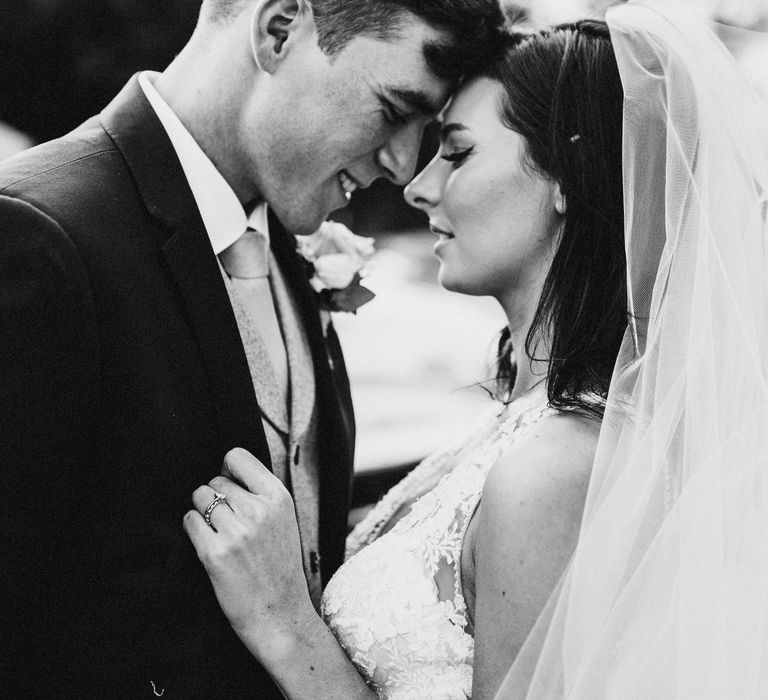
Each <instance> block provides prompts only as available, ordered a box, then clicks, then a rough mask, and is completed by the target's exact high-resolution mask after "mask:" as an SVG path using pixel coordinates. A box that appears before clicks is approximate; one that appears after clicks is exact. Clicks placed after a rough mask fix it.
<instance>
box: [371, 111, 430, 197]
mask: <svg viewBox="0 0 768 700" xmlns="http://www.w3.org/2000/svg"><path fill="white" fill-rule="evenodd" d="M423 128H424V125H423V124H421V123H420V122H418V121H414V122H411V123H409V124H406V125H405V126H403V127H402V128H400V129H398V130H397V131H396V132H395V133H394V134H393V135H392V138H390V139H389V141H387V142H386V143H385V144H384V145H383V146H382V147H381V148H380V149H379V150H378V152H377V156H376V157H377V160H378V164H379V166H380V167H381V169H382V170H383V171H384V175H385V176H386V177H387V178H388V179H389V180H391V181H392V182H394V183H395V184H396V185H405V184H407V183H408V182H410V180H411V178H412V177H413V173H414V171H415V170H416V160H417V158H418V155H419V145H420V144H421V133H422V131H423Z"/></svg>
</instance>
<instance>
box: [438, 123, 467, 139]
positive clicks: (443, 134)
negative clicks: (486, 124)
mask: <svg viewBox="0 0 768 700" xmlns="http://www.w3.org/2000/svg"><path fill="white" fill-rule="evenodd" d="M454 131H469V128H468V127H466V126H464V125H463V124H460V123H459V122H449V123H448V124H441V125H440V141H441V142H442V141H447V140H448V137H449V136H450V135H451V134H452V133H453V132H454Z"/></svg>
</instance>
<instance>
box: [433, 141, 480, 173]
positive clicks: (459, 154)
mask: <svg viewBox="0 0 768 700" xmlns="http://www.w3.org/2000/svg"><path fill="white" fill-rule="evenodd" d="M474 150H475V149H474V146H470V147H469V148H465V149H463V150H461V151H453V152H452V153H443V154H440V157H441V158H442V159H443V160H447V161H448V162H449V163H450V164H451V165H452V166H453V167H454V168H456V167H458V166H459V165H461V164H462V163H463V162H464V161H465V160H466V158H467V156H469V155H471V153H472V151H474Z"/></svg>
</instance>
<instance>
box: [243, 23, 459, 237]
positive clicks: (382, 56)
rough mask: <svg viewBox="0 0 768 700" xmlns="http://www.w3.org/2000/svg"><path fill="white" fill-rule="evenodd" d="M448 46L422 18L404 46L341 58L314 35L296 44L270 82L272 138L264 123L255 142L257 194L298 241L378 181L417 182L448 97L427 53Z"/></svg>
mask: <svg viewBox="0 0 768 700" xmlns="http://www.w3.org/2000/svg"><path fill="white" fill-rule="evenodd" d="M444 38H445V37H443V35H442V34H441V33H440V32H439V31H437V30H435V29H433V28H431V27H429V26H428V25H426V24H425V23H424V22H422V21H420V20H417V19H415V18H414V19H412V20H411V21H408V22H406V23H405V24H404V25H403V27H402V31H401V32H400V33H399V35H398V37H397V38H394V39H390V40H382V39H376V38H372V37H369V36H357V37H355V38H354V39H352V40H351V41H350V42H349V43H348V44H347V45H346V46H345V47H344V48H343V49H341V51H340V52H339V53H337V54H336V55H335V56H333V57H329V56H327V55H326V54H324V53H323V52H322V51H321V50H320V48H319V47H318V45H317V39H316V34H315V33H314V30H313V31H312V32H311V33H309V34H308V35H306V36H305V39H304V41H303V42H294V44H293V45H292V46H291V50H290V52H289V53H288V54H287V55H286V58H285V60H284V61H283V63H282V64H281V65H280V67H279V68H278V70H276V71H275V72H274V73H273V74H272V75H271V79H272V82H271V85H270V95H269V104H270V111H269V113H268V118H267V120H266V128H265V120H264V118H263V113H262V114H261V117H262V119H261V120H260V121H261V125H260V128H259V130H258V131H256V130H255V129H253V127H251V130H249V133H247V134H246V138H247V148H249V152H250V156H251V166H252V168H253V170H252V177H253V178H254V181H255V184H256V186H257V187H258V190H259V192H260V193H261V195H262V196H263V197H264V198H265V199H266V200H267V202H269V204H270V205H271V206H272V208H273V209H274V210H275V213H276V214H277V215H278V217H279V218H280V220H281V221H282V222H283V223H284V224H285V226H286V227H287V228H288V229H289V230H290V231H292V232H294V233H296V234H309V233H312V232H313V231H314V230H315V229H316V228H317V227H318V226H319V225H320V223H321V222H322V221H323V220H324V219H325V218H326V217H327V216H328V214H329V213H330V212H332V211H333V210H335V209H339V208H340V207H343V206H345V205H346V204H347V201H348V197H349V195H350V194H351V193H352V192H354V190H355V189H356V188H358V187H367V186H368V185H370V184H371V182H373V181H374V180H375V179H377V178H379V177H385V178H388V179H390V180H391V181H393V182H395V183H397V184H402V185H404V184H406V183H407V182H408V181H409V180H410V179H411V177H412V176H413V173H414V168H415V164H416V157H417V154H418V149H419V144H420V141H421V134H422V130H423V128H424V126H425V125H426V123H427V122H428V121H429V120H430V119H432V118H433V117H434V116H435V114H436V113H437V112H438V111H439V110H440V109H441V108H442V106H443V105H444V103H445V101H446V99H447V96H448V89H449V86H448V84H447V83H445V82H443V81H440V80H438V79H437V78H436V77H435V76H434V74H433V73H432V72H431V71H430V70H429V67H428V66H427V63H426V60H425V58H424V55H423V46H424V43H425V41H439V40H440V39H444ZM252 124H253V123H252Z"/></svg>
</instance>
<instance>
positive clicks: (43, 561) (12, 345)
mask: <svg viewBox="0 0 768 700" xmlns="http://www.w3.org/2000/svg"><path fill="white" fill-rule="evenodd" d="M97 348H98V344H97V338H96V331H95V319H94V306H93V299H92V293H91V290H90V285H89V282H88V279H87V275H86V273H85V269H84V267H83V264H82V261H81V259H80V256H79V254H78V251H77V249H76V248H75V246H74V245H73V244H72V242H71V241H70V240H69V239H68V237H67V236H66V234H65V232H64V231H63V230H62V228H61V227H60V226H59V225H58V224H57V223H56V222H55V221H54V220H53V219H51V218H50V217H49V216H47V215H45V214H44V213H42V212H41V211H39V210H38V209H36V208H35V207H33V206H32V205H30V204H28V203H26V202H24V201H22V200H19V199H16V198H13V197H5V196H0V475H1V478H2V481H0V483H1V484H2V502H1V503H2V505H0V533H1V534H0V561H1V562H2V566H0V607H2V611H3V614H2V615H0V620H2V622H0V638H2V640H3V642H2V644H3V647H4V653H3V654H0V657H1V658H2V659H3V661H2V662H0V663H2V664H9V666H10V668H2V669H0V670H2V671H3V677H5V676H6V673H5V672H6V671H7V672H9V674H12V673H13V669H16V671H18V670H19V667H20V665H23V659H25V658H26V659H28V658H29V655H30V654H32V655H33V656H34V652H33V649H34V648H35V647H38V646H39V645H37V644H36V640H35V636H36V635H39V634H44V631H43V630H42V629H41V625H42V624H44V619H45V617H46V615H49V614H50V605H49V603H46V602H45V601H49V602H50V601H51V600H55V595H54V594H53V593H52V589H53V588H54V587H55V586H56V578H55V575H54V574H53V572H55V571H56V570H57V565H56V563H55V562H56V556H57V552H58V551H60V545H61V543H62V542H63V541H65V540H66V538H67V537H68V533H67V514H68V513H69V512H71V508H72V506H73V503H74V501H75V499H76V498H77V497H78V489H82V488H83V487H84V485H85V482H86V480H87V468H88V465H89V464H93V462H94V455H93V451H92V445H91V441H92V434H91V430H90V423H91V420H92V416H93V415H94V411H95V410H97V393H96V390H95V387H96V382H97V377H98V369H97V368H98V353H97Z"/></svg>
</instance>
